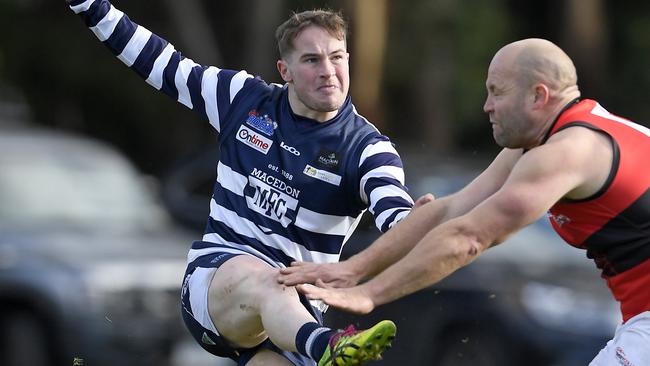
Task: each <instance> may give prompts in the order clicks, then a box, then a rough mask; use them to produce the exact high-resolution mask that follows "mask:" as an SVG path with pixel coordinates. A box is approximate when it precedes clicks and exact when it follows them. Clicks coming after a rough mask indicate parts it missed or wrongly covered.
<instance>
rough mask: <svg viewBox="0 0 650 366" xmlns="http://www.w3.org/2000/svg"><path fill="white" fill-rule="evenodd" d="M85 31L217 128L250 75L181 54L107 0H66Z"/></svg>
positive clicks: (159, 87) (154, 85)
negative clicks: (208, 65)
mask: <svg viewBox="0 0 650 366" xmlns="http://www.w3.org/2000/svg"><path fill="white" fill-rule="evenodd" d="M66 2H67V3H68V4H69V5H70V9H71V10H72V11H74V12H75V13H76V14H78V15H80V16H81V17H82V18H83V20H84V21H85V23H86V24H87V25H88V27H89V28H90V30H92V32H93V33H94V34H95V35H96V36H97V38H98V39H99V40H100V41H101V42H102V43H104V44H105V45H106V46H107V47H108V48H109V49H110V50H111V52H112V53H113V54H114V55H116V56H117V58H118V59H120V60H121V61H122V62H123V63H124V64H125V65H127V66H128V67H129V68H131V69H132V70H133V71H135V72H136V73H137V74H138V75H140V76H141V77H142V78H143V79H145V80H146V82H147V83H149V84H150V85H151V86H153V87H154V88H156V89H157V90H160V91H162V92H163V93H165V94H167V95H168V96H170V97H172V98H173V99H174V100H177V101H178V102H179V103H181V104H183V105H185V106H186V107H188V108H190V109H192V110H194V111H196V112H198V113H200V114H202V115H203V116H204V117H206V118H208V120H209V121H210V124H211V125H212V126H213V127H214V128H215V129H216V130H217V131H218V132H219V131H221V125H220V124H221V120H220V116H224V115H226V113H227V112H228V109H229V107H230V103H231V101H232V100H233V99H234V97H235V96H236V95H237V93H239V91H240V90H241V89H242V88H243V86H244V83H245V82H246V80H248V79H250V78H252V77H253V76H252V75H250V74H248V73H246V72H245V71H233V70H222V69H219V68H217V67H213V66H210V67H206V66H202V65H199V64H197V63H195V62H194V61H192V60H191V59H189V58H185V57H184V56H183V55H182V54H181V53H180V52H179V51H177V50H176V49H175V48H174V46H173V45H172V44H170V43H169V42H167V41H166V40H164V39H162V38H161V37H159V36H157V35H156V34H153V33H151V32H150V31H149V30H148V29H146V28H145V27H142V26H140V25H138V24H136V23H134V22H133V21H131V19H129V17H128V16H127V15H126V14H124V13H123V12H121V11H120V10H118V9H116V8H115V7H114V6H113V5H112V4H111V3H110V2H108V0H66Z"/></svg>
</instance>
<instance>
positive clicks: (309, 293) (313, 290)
mask: <svg viewBox="0 0 650 366" xmlns="http://www.w3.org/2000/svg"><path fill="white" fill-rule="evenodd" d="M296 288H297V289H298V291H300V292H302V293H303V294H305V296H306V297H307V298H308V299H309V300H321V301H323V302H324V303H326V304H328V305H330V306H333V307H335V308H337V309H340V310H343V311H347V312H349V313H355V314H368V313H369V312H371V311H373V310H374V308H375V304H374V302H373V301H372V298H371V297H370V296H369V295H368V294H367V293H366V292H365V291H364V288H363V287H360V286H358V287H351V288H333V287H330V286H328V285H327V284H325V283H324V282H323V281H321V280H317V281H316V285H310V284H304V285H298V286H296Z"/></svg>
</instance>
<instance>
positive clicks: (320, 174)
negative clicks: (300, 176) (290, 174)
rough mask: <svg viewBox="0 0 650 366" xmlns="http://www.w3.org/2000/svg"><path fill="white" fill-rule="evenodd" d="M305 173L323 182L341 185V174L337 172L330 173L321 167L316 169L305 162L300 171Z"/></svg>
mask: <svg viewBox="0 0 650 366" xmlns="http://www.w3.org/2000/svg"><path fill="white" fill-rule="evenodd" d="M302 172H303V173H304V174H305V175H308V176H310V177H312V178H316V179H319V180H322V181H323V182H327V183H329V184H333V185H335V186H337V187H338V186H340V185H341V176H340V175H338V174H334V173H330V172H328V171H326V170H322V169H317V168H314V167H313V166H311V165H309V164H307V165H306V166H305V169H304V170H303V171H302Z"/></svg>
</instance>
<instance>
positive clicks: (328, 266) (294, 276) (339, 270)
mask: <svg viewBox="0 0 650 366" xmlns="http://www.w3.org/2000/svg"><path fill="white" fill-rule="evenodd" d="M318 279H320V280H321V281H322V282H323V283H325V284H326V285H327V286H329V287H352V286H354V285H356V284H357V283H359V281H360V278H359V275H358V274H357V273H356V272H355V271H354V270H353V268H350V265H349V263H348V262H346V261H343V262H338V263H312V262H293V263H291V267H287V268H281V269H280V274H279V275H278V283H280V284H283V285H285V286H295V285H299V284H303V283H310V284H314V283H316V280H318Z"/></svg>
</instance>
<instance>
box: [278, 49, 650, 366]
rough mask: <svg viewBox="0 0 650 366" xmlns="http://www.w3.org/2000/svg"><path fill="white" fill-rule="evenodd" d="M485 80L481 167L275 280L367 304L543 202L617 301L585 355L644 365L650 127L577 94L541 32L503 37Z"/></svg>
mask: <svg viewBox="0 0 650 366" xmlns="http://www.w3.org/2000/svg"><path fill="white" fill-rule="evenodd" d="M486 87H487V92H488V93H487V100H486V101H485V105H484V107H483V108H484V110H485V112H486V113H487V114H488V115H489V117H490V123H491V124H492V133H493V136H494V139H495V141H496V142H497V144H498V145H500V146H502V147H503V148H504V149H503V150H502V151H501V153H500V154H499V155H498V156H497V157H496V159H495V160H494V161H493V162H492V164H491V165H490V166H489V167H488V168H487V169H486V170H485V171H484V172H483V173H482V174H480V175H479V176H478V177H477V178H476V179H475V180H474V181H473V182H471V183H470V184H469V185H468V186H466V187H465V188H464V189H462V190H461V191H459V192H457V193H455V194H453V195H450V196H448V197H444V198H441V199H437V200H435V201H433V202H431V203H428V204H426V205H425V206H423V207H422V208H421V209H419V210H417V211H415V212H414V213H413V214H412V215H410V216H409V217H408V218H406V219H405V220H404V221H402V222H401V223H400V224H399V225H396V227H395V228H394V229H393V230H391V231H389V232H388V233H386V234H384V235H383V236H382V237H380V238H379V239H378V240H377V241H376V242H375V243H374V244H373V245H372V246H370V247H369V248H368V249H366V250H365V251H363V252H362V253H360V254H358V255H356V256H354V257H352V258H350V259H349V260H348V261H345V262H342V263H338V264H332V265H310V264H306V263H296V264H294V266H292V267H290V268H287V269H285V270H283V271H282V273H283V274H282V275H281V276H280V278H279V281H280V282H282V283H284V284H287V285H292V284H299V283H316V285H317V286H311V285H299V286H298V287H299V290H300V291H301V292H303V293H305V294H306V295H307V297H308V298H310V299H322V300H323V301H325V302H326V303H328V304H330V305H333V306H335V307H337V308H340V309H343V310H347V311H350V312H356V313H368V312H370V311H372V310H373V309H374V308H375V307H376V306H378V305H381V304H385V303H388V302H390V301H393V300H395V299H398V298H400V297H402V296H405V295H407V294H410V293H413V292H415V291H418V290H420V289H423V288H425V287H427V286H430V285H432V284H434V283H436V282H438V281H440V280H441V279H443V278H444V277H446V276H447V275H449V274H450V273H452V272H454V271H455V270H457V269H458V268H460V267H463V266H465V265H467V264H469V263H470V262H472V261H473V260H474V259H475V258H476V257H478V256H479V255H480V254H481V253H482V252H483V251H485V250H487V249H488V248H490V247H492V246H495V245H497V244H499V243H501V242H502V241H503V240H505V239H506V238H507V237H508V236H509V235H511V234H513V233H514V232H516V231H517V230H519V229H521V228H523V227H524V226H526V225H529V224H531V223H532V222H534V221H536V220H537V219H539V218H540V217H541V216H543V215H544V214H545V213H547V212H549V217H550V219H551V223H552V225H553V227H554V228H555V230H556V231H557V232H558V234H559V235H560V236H561V237H562V238H563V239H565V240H566V241H567V242H568V243H569V244H571V245H573V246H576V247H579V248H583V249H586V251H587V256H588V257H589V258H592V259H594V261H595V262H596V265H597V266H598V268H600V269H601V270H602V276H603V278H605V280H606V281H607V284H608V286H609V288H610V289H611V291H612V294H613V295H614V297H615V298H616V300H617V301H619V302H620V304H621V313H622V317H623V323H622V324H621V326H619V328H618V329H617V331H616V334H615V337H614V339H613V340H612V341H611V342H609V343H608V344H607V345H606V346H605V348H604V349H603V350H602V351H601V352H600V353H599V354H598V355H597V356H596V358H595V359H594V360H593V361H592V363H591V364H590V365H593V366H600V365H637V366H638V365H650V189H649V187H650V171H649V169H648V163H647V158H648V156H650V130H648V129H647V128H645V127H642V126H640V125H638V124H635V123H633V122H630V121H629V120H627V119H624V118H621V117H618V116H615V115H613V114H610V113H609V112H608V111H607V110H605V109H604V108H603V107H602V106H600V104H598V103H597V102H596V101H594V100H589V99H584V100H580V91H579V89H578V86H577V77H576V70H575V67H574V65H573V62H572V61H571V59H570V58H569V57H568V56H567V55H566V54H565V53H564V52H563V51H562V50H561V49H560V48H559V47H557V46H556V45H554V44H553V43H551V42H549V41H546V40H542V39H525V40H521V41H518V42H514V43H511V44H508V45H506V46H505V47H503V48H502V49H500V50H499V51H498V52H497V53H496V55H495V56H494V58H493V59H492V62H491V63H490V67H489V69H488V75H487V81H486ZM369 277H372V279H371V280H369V281H367V282H365V283H363V284H361V285H357V286H355V287H349V286H354V285H356V284H357V283H359V282H360V281H361V279H364V278H369ZM326 283H329V284H330V285H328V286H326V285H325V284H326ZM331 285H333V286H331ZM334 287H340V288H334ZM341 287H345V288H341Z"/></svg>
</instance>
